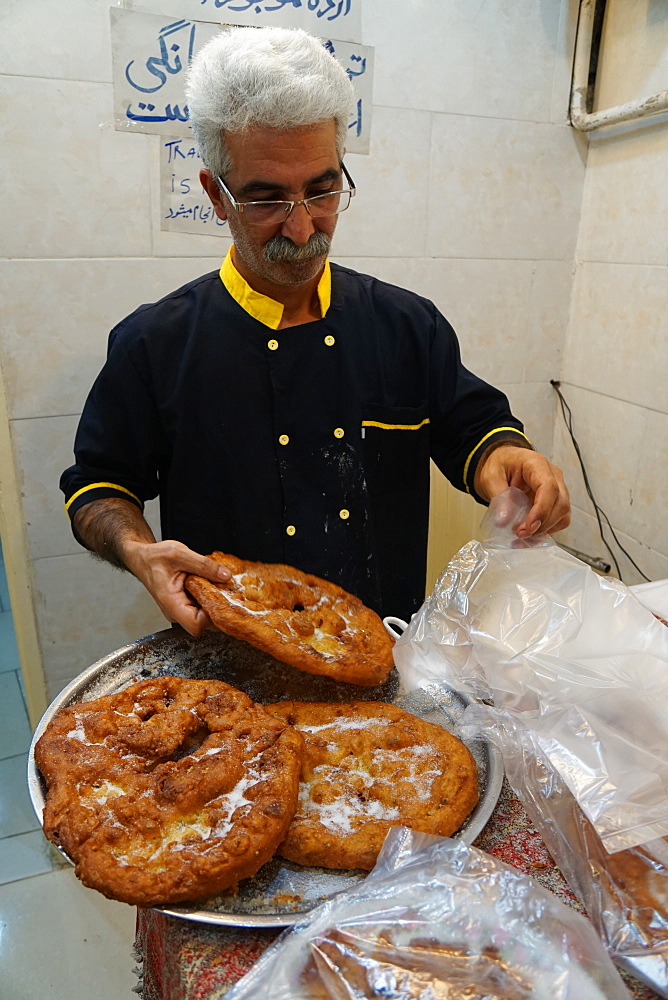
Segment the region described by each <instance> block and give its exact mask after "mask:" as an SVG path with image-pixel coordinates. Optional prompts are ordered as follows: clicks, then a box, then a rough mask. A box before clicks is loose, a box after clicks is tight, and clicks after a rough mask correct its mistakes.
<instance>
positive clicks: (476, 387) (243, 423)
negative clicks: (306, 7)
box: [61, 28, 569, 635]
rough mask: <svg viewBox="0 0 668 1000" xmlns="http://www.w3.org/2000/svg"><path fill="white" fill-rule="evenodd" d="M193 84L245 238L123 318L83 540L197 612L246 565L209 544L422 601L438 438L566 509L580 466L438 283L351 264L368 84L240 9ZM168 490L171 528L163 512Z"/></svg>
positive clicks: (487, 489) (414, 604)
mask: <svg viewBox="0 0 668 1000" xmlns="http://www.w3.org/2000/svg"><path fill="white" fill-rule="evenodd" d="M187 96H188V104H189V108H190V115H191V119H192V123H193V129H194V132H195V137H196V139H197V142H198V145H199V148H200V153H201V155H202V159H203V162H204V164H205V165H206V169H204V170H203V171H202V172H201V174H200V179H201V182H202V185H203V187H204V188H205V189H206V191H207V193H208V195H209V197H210V199H211V201H212V203H213V205H214V208H215V210H216V213H217V215H218V216H219V217H220V218H221V219H227V221H228V223H229V227H230V231H231V233H232V236H233V238H234V247H233V248H232V251H231V252H230V254H229V255H228V257H227V258H226V260H225V261H224V263H223V266H222V268H221V270H220V274H218V273H217V272H214V273H212V274H208V275H204V276H203V277H202V278H199V279H197V280H196V281H193V282H190V283H189V284H188V285H186V286H184V288H181V289H179V290H177V291H176V292H174V293H173V294H172V295H169V296H167V297H166V298H165V299H162V300H161V301H160V302H158V303H155V304H153V305H149V306H142V307H140V308H139V309H138V310H136V311H135V312H134V313H133V314H132V315H131V316H130V317H128V318H127V319H125V320H124V321H123V322H122V323H120V324H119V326H118V327H116V328H115V330H113V331H112V334H111V336H110V342H109V353H108V359H107V363H106V364H105V366H104V368H103V370H102V372H101V373H100V375H99V377H98V379H97V381H96V383H95V385H94V386H93V389H92V391H91V394H90V396H89V398H88V401H87V403H86V406H85V408H84V412H83V415H82V418H81V423H80V426H79V431H78V433H77V440H76V444H75V454H76V465H74V466H72V467H71V468H70V469H68V470H66V472H65V473H64V474H63V477H62V480H61V486H62V489H63V491H64V493H65V497H66V502H67V504H66V505H67V509H68V511H69V514H70V517H71V518H72V525H73V530H74V533H75V535H76V537H77V538H78V539H79V540H80V541H81V542H82V544H84V545H85V546H86V547H87V548H89V549H91V550H92V551H93V552H95V553H97V554H98V555H99V556H101V557H102V558H104V559H107V560H108V561H109V562H111V563H113V564H115V565H117V566H120V567H122V568H126V569H128V570H130V571H131V572H132V573H134V575H135V576H137V577H138V579H139V580H141V582H142V583H143V584H144V585H145V586H146V587H147V589H148V590H149V592H150V593H151V594H152V596H153V597H154V599H155V600H156V602H157V603H158V605H159V606H160V608H161V609H162V611H163V612H164V614H165V615H166V617H167V618H168V619H169V620H172V621H176V622H179V623H180V624H181V625H183V627H184V628H186V629H187V630H188V631H189V632H191V633H192V634H195V635H197V634H199V633H200V632H201V631H202V630H203V629H204V628H206V627H207V626H208V625H209V624H210V622H209V620H208V618H207V616H206V614H205V613H204V612H203V611H202V610H201V609H200V608H198V607H196V606H195V604H194V602H193V601H192V600H191V599H190V598H189V597H188V595H187V594H186V592H185V591H184V579H185V576H186V574H187V573H198V574H201V575H203V576H206V577H208V578H209V579H211V580H214V581H215V580H224V579H226V578H228V576H229V574H228V573H227V571H226V570H223V569H221V567H219V566H218V565H217V564H216V563H214V562H213V561H212V560H209V559H207V558H206V556H205V555H203V553H206V552H210V551H213V550H214V549H221V550H223V551H228V552H232V553H234V554H235V555H238V556H240V557H242V558H246V559H252V560H261V561H263V562H283V563H288V564H290V565H294V566H297V567H299V568H300V569H302V570H305V571H307V572H312V573H316V574H317V575H320V576H324V577H327V578H329V579H331V580H333V581H334V582H336V583H338V584H340V585H341V586H343V587H344V588H346V589H347V590H350V591H352V592H353V593H356V594H357V595H358V596H359V597H360V598H361V599H362V600H364V601H365V602H366V603H367V604H369V605H370V606H371V607H373V608H375V610H377V611H378V612H380V613H383V614H398V615H402V616H404V617H409V616H410V615H411V614H412V613H413V612H414V611H416V610H417V608H418V607H419V605H420V603H421V601H422V599H423V597H424V581H425V566H426V543H427V525H428V503H429V458H430V456H431V457H433V458H434V460H435V461H436V463H437V464H438V465H439V467H440V468H441V470H442V471H443V472H444V473H445V474H446V475H447V476H448V478H449V479H450V481H451V482H453V483H454V484H455V485H456V486H458V487H459V488H460V489H466V490H468V491H469V492H471V493H472V494H473V495H474V496H475V497H476V498H477V499H479V500H480V501H482V502H486V501H489V500H490V499H491V498H492V497H493V496H495V495H496V494H498V493H500V492H501V491H503V490H504V489H506V488H507V487H508V486H510V485H513V486H519V487H520V488H521V489H523V490H524V491H525V492H526V493H527V494H529V495H530V497H531V499H532V507H531V511H530V512H529V515H528V517H527V519H526V521H525V523H523V524H522V525H520V526H519V527H518V528H517V533H518V535H519V536H520V537H527V536H529V535H531V534H534V533H535V532H536V531H539V530H542V531H547V532H552V531H555V530H557V529H559V528H562V527H566V525H567V524H568V521H569V503H568V495H567V492H566V489H565V486H564V483H563V479H562V476H561V473H560V471H559V470H558V469H556V468H555V467H554V466H552V465H551V463H549V462H548V460H547V459H546V458H545V457H544V456H542V455H538V454H537V453H536V452H534V451H533V450H532V449H531V446H530V445H529V443H528V441H527V439H526V437H525V436H524V433H523V430H522V424H521V423H520V422H519V421H518V420H517V419H516V418H515V417H513V415H512V414H511V413H510V410H509V408H508V403H507V400H506V398H505V396H504V395H503V394H502V393H500V392H498V391H497V390H496V389H494V388H492V387H491V386H489V385H487V384H486V383H484V382H482V381H481V380H480V379H478V378H477V377H476V376H474V375H473V374H471V373H470V372H468V371H467V370H466V369H465V368H464V367H463V366H462V364H461V361H460V358H459V349H458V345H457V340H456V337H455V334H454V332H453V331H452V329H451V327H450V326H449V325H448V323H447V322H446V320H445V319H444V318H443V317H442V316H441V315H440V314H439V313H438V311H437V310H436V308H435V307H434V306H433V304H432V303H430V302H428V301H427V300H425V299H422V298H420V297H418V296H416V295H414V294H412V293H410V292H407V291H404V290H402V289H398V288H395V287H393V286H390V285H387V284H385V283H383V282H379V281H376V280H375V279H373V278H371V277H369V276H366V275H359V274H357V273H356V272H353V271H350V270H348V269H346V268H342V267H338V266H336V265H333V264H332V265H330V263H329V261H328V259H327V257H328V252H329V247H330V243H331V238H332V236H333V233H334V230H335V227H336V222H337V215H338V213H340V212H341V211H343V210H344V209H345V208H347V206H348V204H349V202H350V200H351V198H352V196H353V195H354V193H355V191H354V183H353V181H352V178H351V177H350V174H349V173H348V171H347V169H346V168H345V167H344V165H343V155H344V152H345V150H344V145H345V136H346V129H347V121H348V117H349V110H350V106H351V102H352V90H351V86H350V83H349V81H348V79H347V77H346V74H345V73H344V71H343V70H342V69H341V67H340V66H339V65H338V64H337V63H336V62H335V60H333V59H332V58H331V56H330V55H329V54H328V53H327V52H326V50H325V49H324V48H323V46H322V45H321V44H320V43H319V42H318V41H317V40H316V39H314V38H312V37H311V36H309V35H307V34H306V33H305V32H302V31H297V30H294V31H292V30H285V29H260V30H258V29H254V28H248V29H242V28H238V29H232V30H231V31H227V32H223V33H222V34H221V35H220V36H217V37H216V38H215V39H213V40H212V41H211V42H210V43H209V44H208V45H207V46H205V47H204V48H203V49H202V50H201V51H200V53H199V54H198V56H197V58H196V59H195V61H194V63H193V66H192V68H191V72H190V75H189V82H188V94H187ZM158 494H159V495H160V504H161V526H162V534H163V538H165V539H166V540H165V541H162V542H156V541H155V538H154V536H153V533H152V532H151V529H150V528H149V526H148V524H147V523H146V521H145V520H144V518H143V515H142V509H143V504H144V501H145V500H147V499H149V498H152V497H155V496H156V495H158Z"/></svg>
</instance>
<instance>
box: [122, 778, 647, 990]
mask: <svg viewBox="0 0 668 1000" xmlns="http://www.w3.org/2000/svg"><path fill="white" fill-rule="evenodd" d="M475 846H476V847H479V848H480V849H481V850H483V851H487V853H488V854H491V855H493V856H494V857H495V858H498V859H499V860H500V861H504V862H505V863H506V864H509V865H512V866H513V867H514V868H518V869H519V870H520V871H523V872H524V873H525V874H526V875H530V876H531V877H532V878H534V879H535V880H536V882H539V883H540V884H541V885H542V886H543V887H544V888H545V889H548V890H549V891H550V892H553V893H554V894H555V895H556V896H558V897H559V899H560V900H561V901H562V902H563V903H565V904H567V905H568V906H574V907H575V908H576V909H578V910H579V911H580V912H581V913H584V910H583V907H582V906H581V904H580V903H579V901H578V900H577V899H576V898H575V896H574V895H573V893H572V892H571V890H570V888H569V887H568V885H567V884H566V881H565V879H564V877H563V875H562V874H561V872H560V871H559V869H558V868H557V867H556V865H555V864H554V861H553V860H552V857H551V855H550V854H549V852H548V850H547V848H546V847H545V844H544V843H543V841H542V839H541V837H540V835H539V834H538V833H537V832H536V830H534V829H533V828H532V826H531V824H530V822H529V819H528V817H527V815H526V813H525V812H524V809H523V808H522V806H521V804H520V802H519V800H518V799H517V798H516V797H515V795H514V794H513V793H512V791H511V790H510V787H509V786H508V784H507V782H506V781H504V783H503V787H502V789H501V795H500V796H499V801H498V803H497V806H496V809H495V810H494V813H493V815H492V818H491V819H490V821H489V823H488V824H487V826H486V827H485V829H484V830H483V832H482V833H481V834H480V836H479V837H478V839H477V840H476V842H475ZM278 933H279V932H278V931H276V930H273V929H262V928H260V929H256V930H252V929H247V928H239V929H236V928H229V929H228V928H216V927H212V926H210V925H207V924H196V923H192V922H190V921H187V920H178V919H176V918H175V917H167V916H165V915H164V914H162V913H160V912H159V911H157V910H138V911H137V941H136V946H137V950H138V953H139V955H140V959H143V968H142V969H141V973H140V975H141V976H143V992H141V993H140V996H142V997H143V1000H220V998H221V997H223V996H224V995H225V993H226V992H227V991H228V990H229V989H230V988H231V987H232V986H233V985H234V983H236V982H237V981H238V980H239V979H241V977H242V976H243V975H245V973H246V972H248V970H249V969H250V967H251V966H252V965H253V963H254V962H255V961H256V960H257V958H259V956H260V955H261V954H262V952H263V951H264V950H265V948H267V947H268V946H269V945H270V944H271V943H272V941H274V940H275V938H276V937H277V935H278ZM620 974H621V976H622V979H623V980H624V982H625V983H626V986H627V988H628V990H629V993H630V995H631V996H632V997H633V998H634V1000H660V998H659V995H658V994H657V993H655V992H654V991H653V990H650V989H648V988H647V987H646V986H644V985H642V984H641V983H639V982H638V980H637V979H633V978H632V977H631V976H629V975H627V974H626V973H624V972H620ZM140 988H141V987H139V988H138V992H139V989H140ZM583 1000H584V998H583Z"/></svg>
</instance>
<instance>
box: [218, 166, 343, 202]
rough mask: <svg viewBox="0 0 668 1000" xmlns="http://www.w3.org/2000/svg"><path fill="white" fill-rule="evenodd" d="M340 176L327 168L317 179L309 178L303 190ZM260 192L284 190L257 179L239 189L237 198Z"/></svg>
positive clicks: (334, 170)
mask: <svg viewBox="0 0 668 1000" xmlns="http://www.w3.org/2000/svg"><path fill="white" fill-rule="evenodd" d="M340 176H341V171H340V170H336V169H335V168H334V167H329V168H328V169H327V170H324V171H323V172H322V173H321V174H318V176H317V177H311V178H309V180H307V181H306V183H305V184H304V188H305V189H306V188H308V187H311V186H312V185H313V184H322V183H323V182H324V181H334V180H337V179H338V178H339V177H340ZM262 191H285V188H284V187H283V186H282V185H281V184H277V183H276V181H265V180H262V179H261V178H258V179H257V180H254V181H249V182H248V184H244V186H243V187H242V188H240V189H239V192H238V194H237V198H239V197H241V196H242V195H251V194H259V193H260V192H262Z"/></svg>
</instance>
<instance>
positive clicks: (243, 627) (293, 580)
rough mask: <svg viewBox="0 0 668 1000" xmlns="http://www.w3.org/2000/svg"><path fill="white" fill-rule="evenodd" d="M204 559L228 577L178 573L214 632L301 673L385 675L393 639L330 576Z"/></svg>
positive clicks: (366, 678) (353, 679)
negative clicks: (240, 641)
mask: <svg viewBox="0 0 668 1000" xmlns="http://www.w3.org/2000/svg"><path fill="white" fill-rule="evenodd" d="M209 558H210V559H215V561H216V562H219V563H221V564H222V565H223V566H227V568H228V569H230V570H231V571H232V574H233V575H232V579H231V580H229V581H228V582H227V583H220V584H218V583H211V582H210V581H209V580H205V579H204V578H203V577H201V576H188V577H186V588H187V590H188V591H189V592H190V593H191V594H192V596H193V597H195V598H196V599H197V601H198V602H199V603H200V604H201V606H202V607H203V608H204V610H205V611H206V613H207V614H208V615H209V618H210V619H211V621H212V622H213V623H214V625H215V626H216V627H217V628H219V629H220V630H221V631H222V632H227V633H228V634H229V635H233V636H236V638H238V639H245V640H246V642H249V643H251V645H253V646H256V647H257V648H258V649H262V650H264V652H265V653H269V654H270V655H271V656H275V657H276V659H278V660H282V661H283V662H284V663H289V664H291V665H292V666H293V667H297V668H298V669H299V670H304V671H306V673H309V674H324V675H326V676H328V677H333V678H335V679H336V680H338V681H347V682H348V683H350V684H359V685H362V686H365V687H372V686H374V685H376V684H382V683H383V682H384V681H385V680H387V677H388V674H389V672H390V670H391V669H392V667H393V660H392V646H393V645H394V640H393V639H391V638H390V636H389V635H388V634H387V632H386V631H385V628H384V626H383V623H382V622H381V620H380V618H379V617H378V615H377V614H376V613H375V612H374V611H371V609H370V608H367V607H366V606H365V605H364V604H362V602H361V601H360V600H358V599H357V598H356V597H354V596H353V595H352V594H349V593H347V591H345V590H342V589H341V587H337V586H336V584H333V583H329V582H328V581H327V580H321V579H320V577H317V576H311V575H309V574H308V573H302V572H301V571H300V570H298V569H294V568H293V567H292V566H283V565H281V564H280V563H261V562H246V561H244V560H243V559H238V558H237V557H236V556H231V555H226V554H225V553H224V552H212V553H211V555H210V556H209Z"/></svg>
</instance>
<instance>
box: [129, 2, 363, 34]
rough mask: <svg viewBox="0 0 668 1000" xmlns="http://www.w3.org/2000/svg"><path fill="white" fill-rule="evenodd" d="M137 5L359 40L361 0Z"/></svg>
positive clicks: (177, 14) (159, 11)
mask: <svg viewBox="0 0 668 1000" xmlns="http://www.w3.org/2000/svg"><path fill="white" fill-rule="evenodd" d="M121 6H122V7H132V4H131V3H129V2H127V3H122V4H121ZM138 6H140V7H141V8H142V9H143V10H150V11H154V12H155V13H156V14H161V15H164V14H167V15H169V16H170V17H172V18H177V17H187V18H192V19H194V20H196V21H215V22H216V23H220V22H221V21H222V22H224V23H225V24H246V25H254V26H259V27H262V26H263V25H266V26H268V27H279V28H304V30H305V31H310V32H311V34H313V35H318V36H319V37H323V36H324V35H327V34H328V33H329V32H330V31H331V32H332V34H334V35H336V37H337V38H340V39H341V40H342V41H345V42H356V41H359V39H360V38H361V37H362V33H361V32H362V28H361V16H360V10H361V0H140V2H139V4H138Z"/></svg>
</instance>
